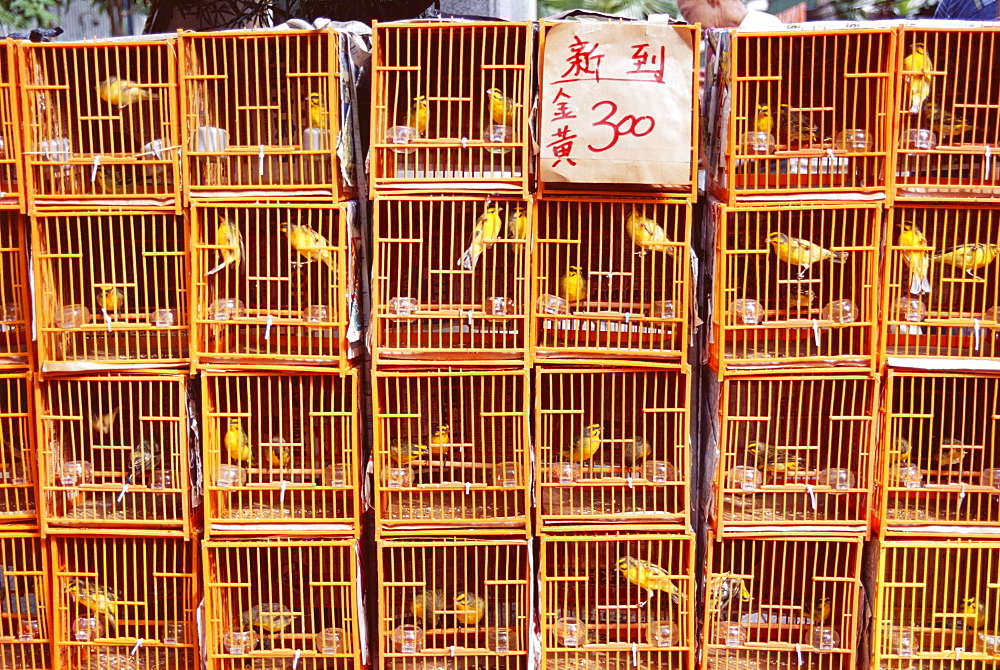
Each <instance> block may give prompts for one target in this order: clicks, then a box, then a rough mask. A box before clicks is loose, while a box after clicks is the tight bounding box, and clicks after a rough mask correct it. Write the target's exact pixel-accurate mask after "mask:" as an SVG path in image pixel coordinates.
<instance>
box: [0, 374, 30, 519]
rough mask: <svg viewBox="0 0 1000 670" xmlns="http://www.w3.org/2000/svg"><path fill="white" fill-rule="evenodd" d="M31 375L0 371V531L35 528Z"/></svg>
mask: <svg viewBox="0 0 1000 670" xmlns="http://www.w3.org/2000/svg"><path fill="white" fill-rule="evenodd" d="M33 382H34V377H33V376H32V374H31V373H29V372H20V373H13V372H7V373H3V374H0V532H8V531H10V532H13V531H18V530H29V529H30V530H34V529H37V528H38V509H37V508H38V472H39V469H38V463H37V460H38V446H37V435H36V434H35V430H34V421H35V397H34V393H33V392H32V386H33Z"/></svg>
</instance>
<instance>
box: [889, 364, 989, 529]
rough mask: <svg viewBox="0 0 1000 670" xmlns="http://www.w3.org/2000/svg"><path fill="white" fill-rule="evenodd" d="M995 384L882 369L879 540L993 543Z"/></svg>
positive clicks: (984, 377) (980, 378) (976, 377)
mask: <svg viewBox="0 0 1000 670" xmlns="http://www.w3.org/2000/svg"><path fill="white" fill-rule="evenodd" d="M998 398H1000V377H997V376H996V375H985V374H977V375H956V374H955V373H953V372H951V373H942V372H919V373H918V372H902V371H898V370H889V372H888V375H887V377H886V397H885V408H884V409H883V412H884V414H885V421H884V424H885V425H884V432H883V440H882V448H881V449H880V452H881V464H880V467H881V476H880V479H881V482H882V485H881V493H880V498H881V500H880V504H879V507H878V509H879V519H880V526H881V528H880V530H881V532H882V534H883V535H886V534H889V535H896V534H901V533H914V532H920V533H925V534H935V533H946V534H948V535H949V536H950V535H959V534H962V535H981V536H986V537H996V527H997V524H998V522H1000V431H998V429H997V426H996V423H997V418H998V415H1000V401H998Z"/></svg>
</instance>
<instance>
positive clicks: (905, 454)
mask: <svg viewBox="0 0 1000 670" xmlns="http://www.w3.org/2000/svg"><path fill="white" fill-rule="evenodd" d="M911 453H913V448H912V447H911V446H910V441H909V440H908V439H906V438H905V437H902V436H900V437H897V438H896V440H895V441H894V442H893V447H892V448H891V449H890V450H889V459H890V461H891V462H895V463H902V462H903V461H905V460H907V459H908V458H910V454H911Z"/></svg>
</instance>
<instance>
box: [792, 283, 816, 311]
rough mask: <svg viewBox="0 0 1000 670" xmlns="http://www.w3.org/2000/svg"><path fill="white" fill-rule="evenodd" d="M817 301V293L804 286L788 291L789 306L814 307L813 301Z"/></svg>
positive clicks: (794, 287)
mask: <svg viewBox="0 0 1000 670" xmlns="http://www.w3.org/2000/svg"><path fill="white" fill-rule="evenodd" d="M815 299H816V292H815V291H813V290H812V289H811V288H809V287H808V286H803V285H801V284H796V285H795V286H792V287H791V288H790V289H789V291H788V306H789V307H797V308H805V307H809V306H810V305H812V303H813V300H815Z"/></svg>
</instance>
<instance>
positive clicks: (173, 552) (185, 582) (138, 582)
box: [50, 537, 200, 670]
mask: <svg viewBox="0 0 1000 670" xmlns="http://www.w3.org/2000/svg"><path fill="white" fill-rule="evenodd" d="M196 550H197V547H196V543H195V542H186V541H183V540H179V539H174V538H154V537H115V538H110V537H109V538H98V537H90V538H78V537H77V538H74V537H56V538H52V540H51V550H50V551H51V554H52V591H53V610H54V617H53V635H54V638H55V663H54V664H53V667H54V668H86V669H87V670H90V669H94V670H97V669H99V668H126V669H127V668H140V667H146V668H170V667H174V668H177V667H180V668H185V667H188V668H189V667H194V665H195V664H196V663H197V658H198V627H197V624H196V618H195V611H196V609H197V607H198V603H199V602H200V594H199V589H198V579H197V563H196Z"/></svg>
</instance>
